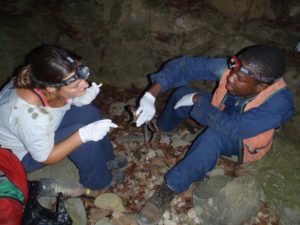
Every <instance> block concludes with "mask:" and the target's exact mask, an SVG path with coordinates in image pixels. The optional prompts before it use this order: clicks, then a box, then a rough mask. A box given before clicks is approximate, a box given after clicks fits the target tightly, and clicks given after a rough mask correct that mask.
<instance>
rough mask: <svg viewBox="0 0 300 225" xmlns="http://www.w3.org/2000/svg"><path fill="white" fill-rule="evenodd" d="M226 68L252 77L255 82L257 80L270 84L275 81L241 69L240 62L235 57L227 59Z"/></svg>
mask: <svg viewBox="0 0 300 225" xmlns="http://www.w3.org/2000/svg"><path fill="white" fill-rule="evenodd" d="M227 67H228V69H230V70H231V71H233V72H239V71H241V72H243V73H245V74H247V75H248V76H250V77H253V78H255V79H256V80H259V81H261V82H264V83H272V82H274V81H275V79H274V78H272V77H263V76H260V75H258V74H255V73H253V72H252V71H251V70H249V69H247V68H245V67H243V66H242V63H241V60H240V59H239V58H238V57H237V56H235V55H234V56H232V57H230V58H228V59H227Z"/></svg>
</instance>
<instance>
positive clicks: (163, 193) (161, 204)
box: [136, 183, 176, 225]
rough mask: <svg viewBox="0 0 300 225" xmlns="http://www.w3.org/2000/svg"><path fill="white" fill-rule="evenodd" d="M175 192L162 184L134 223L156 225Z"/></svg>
mask: <svg viewBox="0 0 300 225" xmlns="http://www.w3.org/2000/svg"><path fill="white" fill-rule="evenodd" d="M175 195H176V192H175V191H173V190H172V189H170V188H169V187H168V185H167V184H166V183H163V184H162V185H161V186H160V188H159V189H158V190H157V191H156V192H155V193H154V195H153V196H152V197H151V198H150V199H149V200H148V201H147V202H146V204H145V205H144V206H143V207H142V208H141V210H140V212H139V214H138V216H137V218H136V222H137V223H138V224H139V225H157V224H158V223H159V221H160V220H161V218H162V215H163V214H164V212H165V210H166V209H167V208H168V207H169V206H170V202H171V201H172V200H173V198H174V197H175Z"/></svg>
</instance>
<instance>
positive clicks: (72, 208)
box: [65, 198, 87, 225]
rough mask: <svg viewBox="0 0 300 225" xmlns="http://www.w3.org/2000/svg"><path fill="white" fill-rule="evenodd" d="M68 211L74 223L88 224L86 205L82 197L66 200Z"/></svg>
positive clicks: (75, 224) (78, 224) (76, 224)
mask: <svg viewBox="0 0 300 225" xmlns="http://www.w3.org/2000/svg"><path fill="white" fill-rule="evenodd" d="M65 206H66V208H67V211H68V213H69V215H70V217H71V218H72V221H73V224H72V225H85V224H87V218H86V212H85V207H84V205H83V203H82V201H81V199H80V198H69V199H68V200H66V201H65Z"/></svg>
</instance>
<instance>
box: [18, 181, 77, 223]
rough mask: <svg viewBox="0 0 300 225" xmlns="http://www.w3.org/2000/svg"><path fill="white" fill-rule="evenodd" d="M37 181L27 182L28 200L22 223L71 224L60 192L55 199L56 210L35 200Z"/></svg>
mask: <svg viewBox="0 0 300 225" xmlns="http://www.w3.org/2000/svg"><path fill="white" fill-rule="evenodd" d="M38 188H39V182H38V181H30V182H29V200H28V202H27V204H26V207H25V210H24V212H23V218H22V225H71V224H72V219H71V218H70V216H69V214H68V212H67V210H66V208H65V205H64V199H63V195H62V193H59V194H58V196H57V199H56V212H52V211H51V210H50V209H47V208H45V207H43V206H41V205H40V203H39V202H38V200H37V195H38Z"/></svg>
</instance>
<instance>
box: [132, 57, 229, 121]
mask: <svg viewBox="0 0 300 225" xmlns="http://www.w3.org/2000/svg"><path fill="white" fill-rule="evenodd" d="M225 69H226V59H225V58H207V57H180V58H177V59H174V60H171V61H170V62H168V63H167V64H166V65H165V66H164V68H163V69H162V70H161V71H159V72H158V73H155V74H152V75H151V80H152V83H153V84H152V86H151V87H150V88H149V89H148V91H147V92H146V93H145V94H144V96H143V97H142V98H141V100H140V103H139V108H138V109H137V111H136V114H137V115H138V118H137V121H136V125H137V127H139V126H141V125H142V124H144V123H145V122H147V121H150V120H151V119H152V118H153V116H154V115H155V111H156V110H155V100H156V98H157V97H158V95H159V93H160V92H164V91H166V90H168V89H170V88H173V87H179V86H182V85H184V84H187V83H189V82H192V81H195V80H219V79H220V77H221V75H222V74H223V72H224V71H225Z"/></svg>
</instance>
